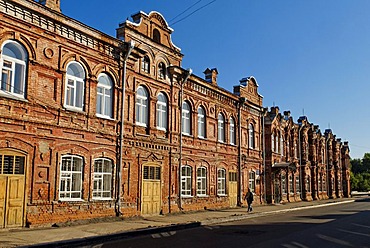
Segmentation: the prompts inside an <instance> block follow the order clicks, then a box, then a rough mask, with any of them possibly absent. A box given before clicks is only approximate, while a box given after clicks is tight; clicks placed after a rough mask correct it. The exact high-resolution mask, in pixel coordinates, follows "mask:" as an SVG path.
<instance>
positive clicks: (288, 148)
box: [286, 138, 291, 157]
mask: <svg viewBox="0 0 370 248" xmlns="http://www.w3.org/2000/svg"><path fill="white" fill-rule="evenodd" d="M286 155H287V157H290V155H291V151H290V143H289V138H288V140H287V142H286Z"/></svg>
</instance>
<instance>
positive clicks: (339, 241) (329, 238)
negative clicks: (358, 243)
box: [317, 234, 353, 247]
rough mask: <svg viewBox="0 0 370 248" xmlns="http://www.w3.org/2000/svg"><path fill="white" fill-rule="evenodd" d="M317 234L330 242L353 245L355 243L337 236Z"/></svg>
mask: <svg viewBox="0 0 370 248" xmlns="http://www.w3.org/2000/svg"><path fill="white" fill-rule="evenodd" d="M317 236H318V237H319V238H321V239H323V240H326V241H329V242H332V243H335V244H339V245H344V246H349V247H353V245H352V244H351V243H349V242H347V241H343V240H340V239H336V238H333V237H329V236H326V235H322V234H318V235H317Z"/></svg>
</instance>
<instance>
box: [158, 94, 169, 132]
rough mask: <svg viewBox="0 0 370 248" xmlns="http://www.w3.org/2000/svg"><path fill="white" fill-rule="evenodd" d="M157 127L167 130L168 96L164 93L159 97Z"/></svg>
mask: <svg viewBox="0 0 370 248" xmlns="http://www.w3.org/2000/svg"><path fill="white" fill-rule="evenodd" d="M157 128H158V129H161V130H167V97H166V96H165V95H164V94H163V93H159V95H158V99H157Z"/></svg>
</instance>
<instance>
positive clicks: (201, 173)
mask: <svg viewBox="0 0 370 248" xmlns="http://www.w3.org/2000/svg"><path fill="white" fill-rule="evenodd" d="M197 195H198V196H205V195H207V169H206V167H199V168H198V169H197Z"/></svg>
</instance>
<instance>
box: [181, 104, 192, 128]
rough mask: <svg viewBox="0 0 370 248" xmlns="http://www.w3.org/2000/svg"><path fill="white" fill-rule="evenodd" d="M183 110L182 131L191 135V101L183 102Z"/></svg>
mask: <svg viewBox="0 0 370 248" xmlns="http://www.w3.org/2000/svg"><path fill="white" fill-rule="evenodd" d="M181 111H182V114H181V118H182V122H181V123H182V127H181V132H182V134H185V135H191V109H190V105H189V103H187V102H183V103H182V108H181Z"/></svg>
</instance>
